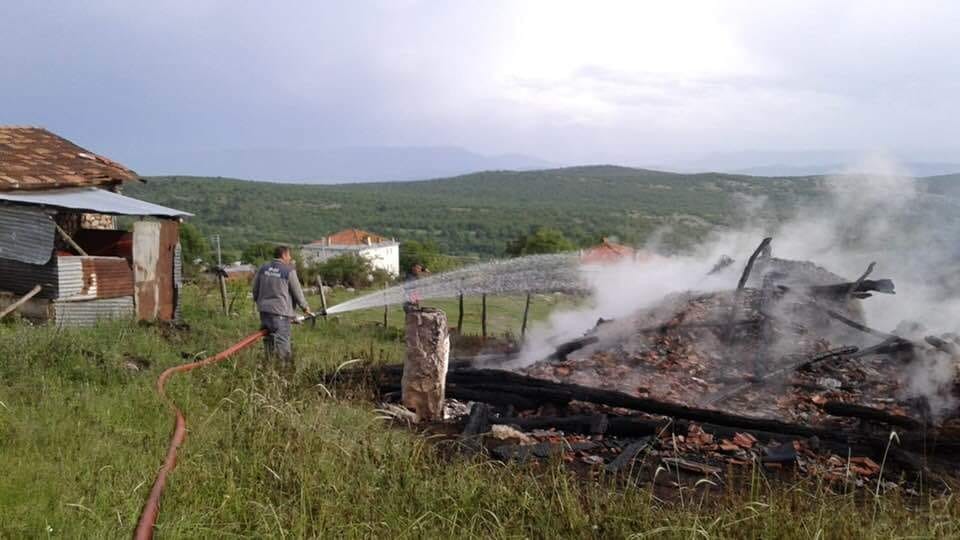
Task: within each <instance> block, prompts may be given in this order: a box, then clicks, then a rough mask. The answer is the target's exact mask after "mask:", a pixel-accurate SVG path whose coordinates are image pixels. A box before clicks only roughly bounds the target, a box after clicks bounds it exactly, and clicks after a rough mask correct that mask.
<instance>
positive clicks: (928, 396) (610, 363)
mask: <svg viewBox="0 0 960 540" xmlns="http://www.w3.org/2000/svg"><path fill="white" fill-rule="evenodd" d="M724 262H725V264H724V265H723V266H725V267H731V264H732V263H729V262H726V260H724ZM719 266H721V265H718V267H719ZM731 269H732V268H731ZM874 270H875V265H874V264H870V265H869V267H868V268H867V269H866V271H865V272H863V274H862V275H860V276H859V277H858V278H857V279H855V280H853V281H850V280H847V279H844V278H842V277H841V276H838V275H835V274H833V273H831V272H829V271H828V270H826V269H824V268H822V267H819V266H817V265H815V264H813V263H809V262H803V261H790V260H786V259H777V258H774V257H773V256H772V241H771V239H765V240H764V242H763V243H762V244H761V245H760V246H759V247H758V248H757V250H756V251H755V252H754V253H753V255H752V256H751V257H750V259H749V261H748V262H747V263H746V266H745V268H744V269H743V272H742V274H741V275H740V279H739V281H738V282H737V285H736V288H734V289H730V290H717V291H712V292H702V293H694V292H687V293H682V294H673V295H669V296H667V297H666V298H664V299H663V300H662V301H661V302H660V303H659V304H658V305H655V306H652V307H647V308H644V309H641V310H639V311H637V312H635V313H634V314H633V315H631V316H629V317H625V318H621V319H617V320H612V321H611V320H603V319H602V320H601V321H599V322H598V324H597V325H596V327H595V328H593V329H592V330H590V331H589V332H587V334H586V335H582V336H567V340H566V341H564V342H561V343H559V344H558V345H557V347H556V351H555V352H554V353H553V354H550V355H548V356H546V357H544V358H542V359H539V360H537V361H534V362H533V363H530V364H526V365H518V362H517V359H516V356H515V355H512V356H509V357H506V356H505V357H503V358H502V359H501V363H500V365H499V366H498V365H497V360H496V359H495V358H491V356H490V355H485V357H484V362H483V364H482V367H483V368H482V369H481V368H478V367H475V366H474V363H473V362H471V361H470V359H459V360H456V359H454V360H453V361H451V362H450V365H449V371H448V372H447V374H446V389H445V392H446V398H448V399H452V400H459V401H463V402H473V403H474V404H473V406H472V408H471V409H470V414H469V415H466V416H461V417H458V418H456V417H455V418H448V419H447V420H445V421H444V423H443V425H444V426H446V429H447V432H450V431H456V432H458V433H461V434H462V440H463V443H464V447H465V448H467V449H469V450H470V451H471V452H480V451H482V450H483V449H487V450H488V451H489V452H490V455H492V456H493V457H495V458H497V459H501V460H514V459H519V460H530V459H556V458H560V459H562V460H564V461H569V462H577V463H580V464H583V465H585V466H589V467H592V468H593V469H594V470H601V469H603V470H606V471H607V472H617V471H621V470H629V469H635V468H640V469H642V468H644V467H646V468H647V470H648V472H650V473H651V474H653V476H656V472H655V471H657V470H658V469H661V468H665V469H667V470H670V471H675V472H677V473H680V472H682V473H683V474H686V475H693V476H694V477H696V476H699V477H703V476H709V477H714V478H716V479H719V478H721V477H723V476H724V475H725V473H726V472H727V471H728V470H731V469H730V467H736V466H746V465H750V466H761V467H764V468H766V469H769V470H789V471H794V472H798V473H800V474H806V475H812V476H817V477H821V478H824V479H827V480H829V481H842V480H850V479H853V480H854V481H863V480H864V479H871V481H878V480H879V478H880V476H881V475H882V476H883V477H884V478H885V479H886V481H891V480H893V481H897V480H902V479H908V480H909V479H916V478H917V477H918V476H917V475H918V474H919V473H923V474H924V475H926V476H927V477H930V476H931V475H935V476H940V477H942V478H954V477H955V476H956V473H957V470H958V467H960V459H958V458H957V456H960V453H958V451H960V418H958V415H957V405H956V404H957V396H958V392H957V390H958V383H957V366H958V361H960V337H958V336H957V335H956V334H946V335H925V333H924V332H923V330H922V328H919V327H916V326H914V327H912V328H909V332H907V331H906V330H904V329H905V328H908V327H907V326H905V327H902V328H898V330H897V333H892V332H884V331H880V330H876V329H874V328H871V327H870V326H868V325H867V322H866V320H865V318H864V314H863V310H862V306H861V302H863V301H865V300H867V299H868V298H870V296H871V295H872V294H874V293H877V294H894V293H895V286H894V283H893V281H892V280H890V279H886V278H879V279H868V277H869V276H871V275H872V273H873V271H874ZM721 271H723V268H719V269H718V268H714V270H711V273H712V274H714V275H716V274H718V272H721ZM908 326H909V325H908ZM901 330H903V332H901ZM491 368H494V369H491ZM931 371H936V373H937V374H938V375H937V377H933V376H931V375H930V372H931ZM364 374H366V375H370V373H369V372H365V371H363V370H356V371H353V372H349V373H344V372H341V373H340V374H339V376H340V377H356V376H361V375H364ZM373 378H374V383H375V385H376V387H377V389H378V391H379V392H380V395H381V396H382V397H383V398H384V399H387V400H389V399H395V398H396V396H397V395H398V393H399V390H400V386H401V378H402V370H401V369H400V368H399V366H395V367H384V368H380V369H378V370H376V371H375V372H374V373H373ZM918 381H920V382H918ZM921 383H922V384H921ZM496 426H507V427H504V428H497V429H496V431H497V433H498V434H499V436H496V437H494V436H492V435H491V434H492V433H493V432H494V428H495V427H496ZM485 433H486V434H487V436H486V437H484V434H485ZM504 433H508V434H511V433H512V434H513V436H512V437H511V436H509V435H507V436H504V435H503V434H504ZM672 478H673V480H674V481H675V480H676V479H677V478H678V477H677V476H676V475H673V476H672Z"/></svg>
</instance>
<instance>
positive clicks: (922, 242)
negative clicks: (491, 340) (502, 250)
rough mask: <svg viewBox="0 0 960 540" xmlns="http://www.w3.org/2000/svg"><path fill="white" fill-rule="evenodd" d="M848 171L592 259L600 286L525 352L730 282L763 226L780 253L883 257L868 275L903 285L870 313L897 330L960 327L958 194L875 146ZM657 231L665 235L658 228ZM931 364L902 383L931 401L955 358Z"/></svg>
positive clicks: (852, 263)
mask: <svg viewBox="0 0 960 540" xmlns="http://www.w3.org/2000/svg"><path fill="white" fill-rule="evenodd" d="M850 170H851V171H854V170H858V171H863V170H870V171H876V172H874V173H871V174H869V175H865V174H854V173H853V172H851V173H850V174H841V175H837V176H833V177H828V178H824V179H810V180H802V179H798V180H795V181H796V182H804V181H809V182H818V185H817V193H818V197H817V199H816V200H815V201H813V202H811V203H808V204H802V205H798V207H797V208H796V209H795V211H794V212H793V215H792V217H790V218H788V219H785V220H783V221H782V222H780V223H775V222H771V220H770V219H768V216H770V215H771V213H770V212H769V209H768V208H767V206H768V201H766V200H765V199H762V198H755V197H743V196H740V197H737V200H738V201H739V203H740V204H739V206H740V208H739V209H738V215H740V216H742V220H741V221H742V222H741V224H740V226H738V227H736V228H734V229H733V230H724V231H719V232H716V233H714V234H713V235H712V236H711V237H710V238H709V239H708V240H707V241H705V242H704V243H702V244H701V245H699V246H697V247H696V248H695V249H693V250H692V251H691V252H690V253H687V254H684V255H675V256H657V257H655V258H653V259H652V260H647V259H643V258H640V259H639V260H636V261H623V262H621V263H619V264H614V265H595V266H585V267H584V269H583V273H584V278H585V279H586V281H587V282H588V283H589V284H590V286H591V287H592V289H593V295H592V298H591V301H590V302H589V303H588V305H586V306H584V307H581V308H578V309H573V310H569V311H563V312H558V313H555V314H553V315H552V316H551V317H550V318H549V319H548V320H547V321H545V323H543V324H540V325H537V326H535V327H534V328H533V329H532V330H531V332H530V333H529V334H528V337H529V339H528V341H527V344H526V345H525V347H524V354H523V355H522V361H523V362H528V363H529V362H532V361H535V360H538V359H542V358H544V357H546V356H547V355H549V354H550V353H551V352H552V351H553V350H554V348H555V347H556V346H557V345H558V344H559V343H561V342H563V341H567V340H570V339H572V338H576V337H579V336H581V335H583V334H584V333H585V332H587V331H589V330H590V329H592V328H593V327H594V326H595V325H596V323H597V321H598V319H599V318H601V317H602V318H604V319H611V318H613V319H616V318H620V317H624V316H627V315H629V314H631V313H633V312H635V311H638V310H641V309H647V308H650V307H652V306H654V305H656V304H657V303H659V302H660V301H661V300H662V299H663V298H664V297H665V296H667V295H669V294H671V293H680V292H686V291H691V290H695V291H704V292H706V291H712V290H719V289H731V288H733V287H735V286H736V282H737V278H738V277H739V274H740V272H741V271H742V269H743V265H744V263H745V262H746V260H747V258H748V256H749V255H750V254H751V253H752V251H753V250H754V249H755V248H756V246H757V244H758V243H759V242H760V240H761V239H762V238H763V237H765V236H772V237H773V243H772V248H773V255H774V256H775V257H778V258H784V259H795V260H808V261H812V262H814V263H816V264H818V265H820V266H823V267H825V268H827V269H828V270H830V271H832V272H834V273H836V274H839V275H841V276H843V277H844V278H846V279H847V280H851V281H852V280H854V279H856V278H857V277H858V276H859V275H860V274H862V273H863V271H864V270H865V269H866V267H867V265H868V264H869V263H870V262H872V261H876V262H877V266H876V270H875V271H874V273H873V275H871V276H870V277H871V278H891V279H893V280H894V282H895V284H896V290H897V294H896V295H884V294H875V295H874V296H873V297H872V298H869V299H867V300H865V301H864V302H863V307H864V310H865V315H866V319H867V323H868V325H870V326H873V327H876V328H878V329H881V330H884V331H893V330H894V329H895V328H896V327H897V325H898V324H900V323H901V322H902V321H911V322H913V323H917V324H920V325H922V326H923V327H925V328H926V331H927V332H928V334H942V333H944V332H953V331H956V330H957V329H958V326H960V324H958V323H957V322H956V321H958V320H960V297H958V295H957V293H956V291H957V290H960V287H957V286H956V284H960V277H958V278H953V279H954V284H955V285H954V286H953V287H950V286H948V283H945V282H944V276H946V278H947V282H949V278H951V276H952V273H955V272H957V270H958V269H960V268H958V266H960V265H958V261H960V256H958V255H960V252H958V247H957V246H955V245H954V243H955V242H956V238H957V234H958V233H960V211H958V210H960V208H958V205H957V201H956V200H951V199H947V198H944V197H940V196H934V195H930V194H928V193H926V192H925V190H924V189H923V186H922V185H921V184H919V183H918V182H917V181H916V180H915V179H913V178H910V177H909V176H908V175H907V174H906V173H904V171H903V170H902V169H900V168H898V167H897V166H896V164H895V163H893V162H892V161H890V160H887V159H885V158H883V157H882V156H870V157H869V158H867V159H866V160H865V161H864V162H863V163H861V164H858V165H857V166H856V167H854V168H851V169H850ZM654 238H659V236H658V235H654ZM652 248H655V246H650V245H648V246H644V247H643V248H641V249H643V250H646V251H650V250H652ZM724 254H726V255H730V256H732V257H734V259H735V261H736V262H735V263H734V264H733V265H731V266H730V267H728V268H727V269H726V271H724V272H720V273H718V274H715V275H711V276H708V275H707V272H708V271H709V270H710V269H711V268H712V267H713V265H714V264H715V263H716V262H717V260H719V258H720V257H721V256H722V255H724ZM924 363H927V364H928V365H925V366H922V365H917V366H913V367H911V369H910V370H908V371H907V373H906V377H907V380H906V383H905V385H904V387H905V388H906V390H907V392H909V393H911V394H912V395H914V396H924V397H927V398H928V399H929V400H930V401H931V405H932V406H933V407H934V408H937V407H940V408H944V407H952V406H954V404H953V403H952V402H947V403H945V402H944V401H945V399H946V398H945V396H949V394H950V392H949V391H948V389H949V387H950V386H951V385H952V384H953V381H954V379H955V377H956V362H955V360H953V359H948V360H944V359H943V358H942V355H941V356H940V357H937V359H936V360H929V361H927V360H925V361H924Z"/></svg>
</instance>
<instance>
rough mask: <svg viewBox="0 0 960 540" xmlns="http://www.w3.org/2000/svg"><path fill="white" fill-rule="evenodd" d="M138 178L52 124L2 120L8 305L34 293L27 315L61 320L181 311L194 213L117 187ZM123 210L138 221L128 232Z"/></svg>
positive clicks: (1, 251)
mask: <svg viewBox="0 0 960 540" xmlns="http://www.w3.org/2000/svg"><path fill="white" fill-rule="evenodd" d="M137 178H138V177H137V174H136V173H135V172H133V171H132V170H130V169H128V168H126V167H124V166H123V165H120V164H119V163H116V162H114V161H112V160H110V159H107V158H105V157H102V156H99V155H97V154H94V153H92V152H90V151H88V150H86V149H84V148H81V147H79V146H77V145H75V144H74V143H72V142H70V141H68V140H66V139H63V138H61V137H58V136H57V135H54V134H53V133H50V132H49V131H47V130H45V129H41V128H30V127H0V310H3V308H5V307H6V306H10V305H13V304H15V303H18V302H19V301H20V300H22V299H24V298H26V297H29V299H28V300H25V301H23V302H22V305H19V311H20V313H21V314H22V315H24V316H27V317H31V318H34V319H39V320H52V321H55V322H56V323H57V324H93V323H95V322H97V321H98V320H100V319H104V318H115V317H136V318H138V319H141V320H154V319H173V318H175V317H176V313H177V308H178V305H179V287H180V269H181V266H182V265H181V261H180V245H179V234H178V227H179V220H180V219H182V218H183V217H186V216H189V215H190V214H188V213H186V212H182V211H179V210H175V209H172V208H167V207H164V206H159V205H155V204H151V203H148V202H145V201H140V200H137V199H133V198H130V197H126V196H123V195H121V194H119V193H117V191H118V190H119V187H120V186H121V185H122V184H123V183H124V182H130V181H134V180H136V179H137ZM116 216H132V217H136V218H140V219H138V220H137V221H135V222H134V223H133V226H132V228H131V230H129V231H126V230H119V229H118V228H117V222H116ZM144 218H150V219H144Z"/></svg>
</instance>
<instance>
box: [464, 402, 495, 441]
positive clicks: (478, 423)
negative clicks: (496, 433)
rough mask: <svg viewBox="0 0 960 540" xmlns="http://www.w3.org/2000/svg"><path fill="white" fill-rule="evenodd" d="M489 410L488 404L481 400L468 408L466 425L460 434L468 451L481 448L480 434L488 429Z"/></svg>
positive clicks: (481, 439)
mask: <svg viewBox="0 0 960 540" xmlns="http://www.w3.org/2000/svg"><path fill="white" fill-rule="evenodd" d="M490 410H491V407H490V405H488V404H486V403H482V402H475V403H474V404H473V406H472V407H471V408H470V416H469V417H467V425H466V426H464V428H463V433H462V434H461V437H462V439H463V442H464V445H465V446H466V448H467V450H468V451H469V452H473V453H477V452H480V451H481V450H483V438H482V435H483V434H484V433H486V432H487V431H489V430H490Z"/></svg>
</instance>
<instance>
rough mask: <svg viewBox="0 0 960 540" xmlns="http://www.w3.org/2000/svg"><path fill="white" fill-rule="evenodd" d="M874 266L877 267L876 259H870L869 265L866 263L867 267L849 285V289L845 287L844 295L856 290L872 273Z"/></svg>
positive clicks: (849, 294) (851, 293)
mask: <svg viewBox="0 0 960 540" xmlns="http://www.w3.org/2000/svg"><path fill="white" fill-rule="evenodd" d="M876 267H877V263H876V261H872V262H871V263H870V264H869V265H867V269H866V270H865V271H864V272H863V274H862V275H861V276H860V277H858V278H857V280H856V281H854V282H853V283H852V284H851V285H850V288H849V289H847V294H846V296H851V295H853V293H855V292H858V289H859V288H860V286H861V285H863V280H865V279H867V276H869V275H870V274H872V273H873V269H874V268H876ZM891 285H892V283H891Z"/></svg>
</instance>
